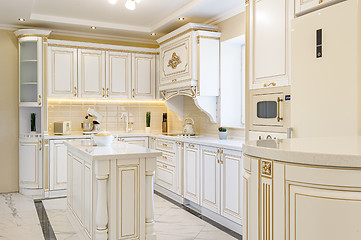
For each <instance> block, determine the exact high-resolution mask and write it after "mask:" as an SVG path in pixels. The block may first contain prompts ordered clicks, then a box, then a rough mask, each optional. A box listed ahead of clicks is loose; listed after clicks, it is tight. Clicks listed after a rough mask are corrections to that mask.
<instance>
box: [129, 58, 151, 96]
mask: <svg viewBox="0 0 361 240" xmlns="http://www.w3.org/2000/svg"><path fill="white" fill-rule="evenodd" d="M132 63H133V67H132V69H133V72H132V74H133V76H132V98H140V99H148V98H150V99H152V98H154V97H155V56H154V55H150V54H133V59H132Z"/></svg>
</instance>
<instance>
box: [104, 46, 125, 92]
mask: <svg viewBox="0 0 361 240" xmlns="http://www.w3.org/2000/svg"><path fill="white" fill-rule="evenodd" d="M130 56H131V55H130V53H123V52H107V53H106V95H107V97H108V98H130V96H131V95H130V92H131V81H130V79H131V64H130V63H131V57H130Z"/></svg>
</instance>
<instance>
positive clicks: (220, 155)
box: [219, 150, 223, 164]
mask: <svg viewBox="0 0 361 240" xmlns="http://www.w3.org/2000/svg"><path fill="white" fill-rule="evenodd" d="M222 155H223V150H221V151H220V152H219V161H220V162H221V164H223V160H222V158H223V156H222Z"/></svg>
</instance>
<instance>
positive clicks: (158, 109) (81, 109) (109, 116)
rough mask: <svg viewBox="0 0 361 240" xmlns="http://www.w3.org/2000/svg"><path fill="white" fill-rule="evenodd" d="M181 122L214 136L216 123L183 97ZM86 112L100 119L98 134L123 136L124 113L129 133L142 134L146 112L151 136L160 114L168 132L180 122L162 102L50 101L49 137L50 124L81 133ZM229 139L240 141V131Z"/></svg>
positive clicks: (176, 129) (156, 130)
mask: <svg viewBox="0 0 361 240" xmlns="http://www.w3.org/2000/svg"><path fill="white" fill-rule="evenodd" d="M183 103H184V118H187V117H191V118H192V119H193V120H194V123H195V124H194V127H195V130H196V133H197V134H201V135H209V136H217V135H218V127H219V124H218V123H211V121H210V120H209V118H208V116H207V115H206V114H205V113H203V112H202V111H201V110H199V109H198V108H197V107H196V105H195V104H194V101H193V99H192V98H189V97H184V98H183ZM88 108H94V109H95V111H97V112H98V113H100V114H102V115H103V119H102V120H101V130H106V131H110V132H112V131H117V132H123V131H124V132H125V130H126V120H125V118H122V117H121V116H122V115H123V114H124V113H125V114H127V115H128V116H129V121H130V122H133V126H132V128H133V132H144V130H145V115H146V112H151V124H150V125H151V129H152V132H154V133H159V132H161V129H162V114H163V113H165V112H166V113H167V114H168V131H169V132H174V133H180V132H182V130H183V122H182V121H180V120H179V119H178V116H177V115H176V114H174V113H173V112H172V111H170V110H169V109H167V107H166V105H165V103H164V102H162V101H159V102H158V101H149V102H131V101H129V102H112V101H94V102H89V101H81V100H79V101H52V102H49V103H48V120H49V129H48V131H49V133H52V132H53V123H54V122H56V121H71V122H72V131H73V132H81V131H82V129H81V125H80V124H81V122H83V121H84V117H85V115H86V114H87V110H88ZM229 137H230V138H242V137H244V130H243V129H229Z"/></svg>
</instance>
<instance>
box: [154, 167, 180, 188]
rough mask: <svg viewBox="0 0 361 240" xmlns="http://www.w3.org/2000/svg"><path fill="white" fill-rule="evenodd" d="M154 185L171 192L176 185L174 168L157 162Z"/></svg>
mask: <svg viewBox="0 0 361 240" xmlns="http://www.w3.org/2000/svg"><path fill="white" fill-rule="evenodd" d="M155 175H156V184H158V185H159V186H162V187H164V188H166V189H168V190H171V191H173V190H174V186H175V183H176V174H175V171H174V167H172V166H169V165H167V164H164V163H160V162H157V169H156V174H155Z"/></svg>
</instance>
